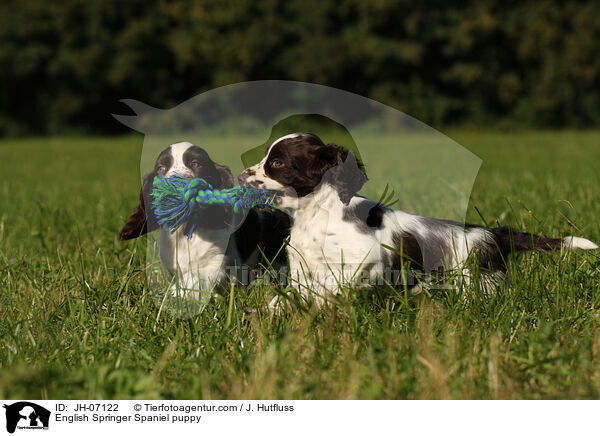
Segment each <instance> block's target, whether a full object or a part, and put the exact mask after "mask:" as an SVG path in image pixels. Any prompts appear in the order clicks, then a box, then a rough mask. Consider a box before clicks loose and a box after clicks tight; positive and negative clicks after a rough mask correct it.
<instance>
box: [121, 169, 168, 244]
mask: <svg viewBox="0 0 600 436" xmlns="http://www.w3.org/2000/svg"><path fill="white" fill-rule="evenodd" d="M155 176H156V173H154V172H151V173H150V174H147V175H146V177H144V183H143V184H142V189H141V190H140V202H139V204H138V205H137V207H136V208H135V211H134V212H133V214H132V215H131V216H130V217H129V219H128V220H127V222H126V223H125V225H124V226H123V228H122V229H121V231H120V232H119V239H120V240H121V241H125V240H127V239H134V238H137V237H139V236H141V235H143V234H145V233H149V232H152V231H154V230H156V229H158V228H159V225H158V222H157V221H156V218H155V217H154V213H153V212H152V209H151V208H150V205H151V204H152V197H151V196H150V193H151V192H152V182H153V181H154V177H155Z"/></svg>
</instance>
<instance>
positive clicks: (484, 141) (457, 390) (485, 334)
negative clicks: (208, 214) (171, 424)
mask: <svg viewBox="0 0 600 436" xmlns="http://www.w3.org/2000/svg"><path fill="white" fill-rule="evenodd" d="M449 136H451V137H452V138H453V139H455V140H456V141H457V142H459V143H460V144H462V145H464V146H465V147H467V148H468V149H470V150H471V151H473V152H474V153H476V154H477V155H479V156H480V157H481V158H482V159H483V161H484V162H483V165H482V168H481V171H480V173H479V175H478V177H477V180H476V183H475V186H474V188H473V193H472V196H471V201H470V204H469V208H468V220H469V221H470V222H473V223H479V224H483V223H484V222H485V223H487V224H489V225H495V224H499V225H511V226H515V227H517V228H519V229H522V230H528V231H535V232H539V233H543V234H545V235H548V236H559V235H568V234H573V235H577V236H585V237H587V238H589V239H592V240H594V241H595V242H598V241H600V221H599V220H598V217H599V216H600V203H599V202H598V198H597V197H598V193H599V192H600V176H599V175H598V174H600V147H599V145H600V132H577V131H560V132H519V133H506V134H500V133H469V132H466V131H456V132H450V134H449ZM141 150H142V137H141V136H131V137H123V138H68V139H61V138H46V139H43V138H42V139H31V140H3V141H1V142H0V162H2V164H1V165H2V171H1V174H2V176H1V178H0V204H2V209H1V210H0V398H43V399H55V398H73V399H74V398H90V399H108V398H166V399H182V398H203V399H237V398H244V399H247V398H250V399H255V398H270V399H274V398H282V399H357V398H360V399H375V398H378V399H379V398H386V399H417V398H440V399H447V398H457V399H458V398H460V399H496V398H512V399H516V398H534V399H535V398H598V397H599V396H600V329H599V327H600V259H599V256H600V253H597V252H588V253H585V254H584V253H581V252H576V253H558V252H557V253H552V254H545V253H527V254H524V255H520V256H518V257H516V258H515V259H514V261H513V262H512V264H511V265H512V266H511V275H512V282H511V286H510V289H509V290H508V291H507V292H504V293H500V294H497V295H490V296H485V295H481V294H480V293H478V292H475V291H473V292H472V293H471V294H470V295H469V296H468V298H467V300H466V301H464V300H463V299H462V298H460V297H459V296H458V295H456V294H455V293H453V292H445V291H439V292H434V293H432V295H431V296H425V297H424V298H421V299H419V300H418V301H416V300H415V301H413V300H411V299H410V298H409V297H407V296H406V295H399V294H396V295H389V296H383V295H377V296H366V295H365V294H364V293H355V294H351V295H350V296H347V297H344V298H341V299H340V300H339V303H338V304H336V305H330V306H328V307H326V308H325V309H323V310H321V311H316V310H313V309H311V310H308V311H294V312H290V313H287V314H286V315H285V316H282V317H275V318H273V317H271V316H270V315H269V313H268V312H267V311H266V310H265V311H259V312H258V313H256V314H253V315H250V316H249V315H245V314H244V310H243V309H244V308H246V307H257V306H258V307H260V306H262V307H264V306H265V305H266V302H268V301H269V300H270V298H271V297H272V296H273V295H274V293H275V291H274V289H270V288H269V287H266V286H262V287H253V288H251V289H248V290H244V289H237V290H236V292H235V293H234V298H233V300H232V303H233V306H232V307H233V310H232V311H231V312H229V310H228V308H229V300H228V299H219V300H217V301H216V302H213V303H211V304H210V305H209V306H207V307H206V309H205V310H204V312H202V313H201V314H200V315H199V316H197V317H193V318H191V319H188V320H181V319H176V318H172V317H170V316H169V315H168V314H165V313H163V314H161V316H159V317H158V319H157V315H158V309H157V307H156V306H155V304H154V301H153V300H152V298H151V297H150V295H149V293H148V290H147V289H146V288H145V270H146V268H147V266H146V261H145V253H146V242H145V240H144V238H142V239H140V240H138V241H134V242H127V243H125V242H119V241H118V240H117V232H118V230H119V229H120V227H121V226H122V224H123V222H124V219H125V218H126V216H127V215H128V214H129V213H130V212H131V211H132V208H133V206H134V205H135V202H136V200H137V195H138V189H139V161H140V153H141ZM228 314H231V316H230V318H229V322H228Z"/></svg>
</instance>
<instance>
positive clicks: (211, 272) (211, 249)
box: [158, 229, 230, 287]
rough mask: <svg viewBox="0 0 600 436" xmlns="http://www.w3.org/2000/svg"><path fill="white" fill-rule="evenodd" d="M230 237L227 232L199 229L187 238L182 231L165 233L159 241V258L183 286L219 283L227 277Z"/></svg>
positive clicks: (163, 232)
mask: <svg viewBox="0 0 600 436" xmlns="http://www.w3.org/2000/svg"><path fill="white" fill-rule="evenodd" d="M229 237H230V234H229V232H228V231H214V230H213V231H210V232H209V231H208V230H205V229H200V230H198V231H196V232H194V234H193V235H192V237H191V238H190V239H188V238H187V237H186V236H185V235H184V233H183V231H182V230H178V231H177V232H175V233H174V234H171V233H169V232H168V231H164V230H163V231H161V234H160V237H159V239H158V243H159V251H160V257H161V260H162V262H163V265H164V266H165V268H166V269H167V270H168V271H169V272H170V273H171V274H173V275H175V276H177V280H178V281H179V282H180V284H181V285H182V286H183V285H184V286H185V287H194V286H196V285H198V284H201V283H209V282H210V283H213V282H218V281H220V280H221V279H222V278H224V277H225V271H224V270H223V265H224V263H225V261H226V256H227V255H226V249H227V245H228V243H229Z"/></svg>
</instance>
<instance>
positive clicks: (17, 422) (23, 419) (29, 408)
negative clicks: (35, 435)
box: [4, 401, 50, 433]
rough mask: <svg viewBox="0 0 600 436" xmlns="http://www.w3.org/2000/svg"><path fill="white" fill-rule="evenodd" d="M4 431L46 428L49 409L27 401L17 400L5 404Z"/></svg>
mask: <svg viewBox="0 0 600 436" xmlns="http://www.w3.org/2000/svg"><path fill="white" fill-rule="evenodd" d="M4 408H5V409H6V431H8V432H9V433H14V432H15V430H16V429H17V428H18V429H28V430H36V429H43V430H47V429H48V424H49V422H50V411H49V410H48V409H46V408H44V407H42V406H39V405H37V404H35V403H31V402H29V401H19V402H18V403H13V404H10V405H7V404H5V405H4Z"/></svg>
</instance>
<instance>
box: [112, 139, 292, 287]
mask: <svg viewBox="0 0 600 436" xmlns="http://www.w3.org/2000/svg"><path fill="white" fill-rule="evenodd" d="M174 174H178V175H180V176H183V177H187V178H202V179H204V180H206V181H207V182H208V183H210V185H211V186H212V187H213V188H214V189H225V188H231V187H233V175H232V174H231V171H230V170H229V168H227V167H226V166H223V165H219V164H217V163H215V162H213V161H212V160H211V158H210V157H209V155H208V153H207V152H206V151H205V150H203V149H202V148H200V147H198V146H196V145H194V144H191V143H189V142H179V143H176V144H172V145H170V146H169V147H167V148H166V149H165V150H163V151H162V152H161V153H160V154H159V156H158V158H157V159H156V164H155V165H154V170H153V171H152V172H151V173H149V174H147V175H146V176H145V177H144V181H143V184H142V189H141V192H140V197H139V198H140V199H139V204H138V206H137V208H136V209H135V211H134V213H133V215H131V217H130V218H129V219H128V221H127V223H126V224H125V225H124V226H123V229H122V230H121V232H120V233H119V238H120V239H121V240H127V239H133V238H137V237H139V236H141V235H143V234H145V233H147V232H152V231H153V230H157V229H159V227H160V226H159V224H158V223H157V221H156V218H155V217H154V214H153V212H152V207H151V204H152V197H151V196H150V193H151V192H152V182H153V180H154V177H156V176H158V175H164V176H165V177H170V176H172V175H174ZM200 219H201V223H200V225H199V226H197V227H196V229H195V230H194V233H193V234H192V237H191V238H190V239H188V238H187V236H186V235H185V232H184V229H185V226H182V227H181V228H179V229H178V230H177V231H175V232H174V233H171V232H170V231H169V230H164V229H163V230H161V233H160V236H159V238H158V245H159V254H160V259H161V261H162V263H163V266H164V267H165V269H166V270H167V271H168V272H169V274H170V275H171V276H172V277H173V281H172V285H171V292H172V293H173V294H175V295H179V296H191V297H195V298H199V297H200V295H199V292H198V291H199V290H202V291H205V295H210V294H211V293H212V292H213V291H217V292H219V291H221V290H223V289H225V288H226V286H224V285H225V284H227V283H230V281H231V280H236V281H237V282H241V283H242V284H248V282H249V281H251V280H252V279H253V278H255V276H256V274H258V268H261V267H263V266H264V265H265V264H268V263H272V265H273V266H274V267H275V268H282V267H283V265H285V263H286V260H285V250H282V246H283V244H284V239H285V238H286V237H287V236H288V231H289V218H288V217H287V216H286V215H285V214H283V213H281V212H274V213H273V212H267V211H254V210H251V211H250V212H249V213H248V215H247V216H246V217H245V219H244V221H243V223H242V224H241V226H239V228H237V229H236V228H235V227H234V225H233V221H234V219H236V217H234V214H233V210H232V208H231V206H229V205H211V206H207V207H206V208H205V209H204V210H203V211H202V213H201V215H200ZM265 258H266V260H268V262H265Z"/></svg>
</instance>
